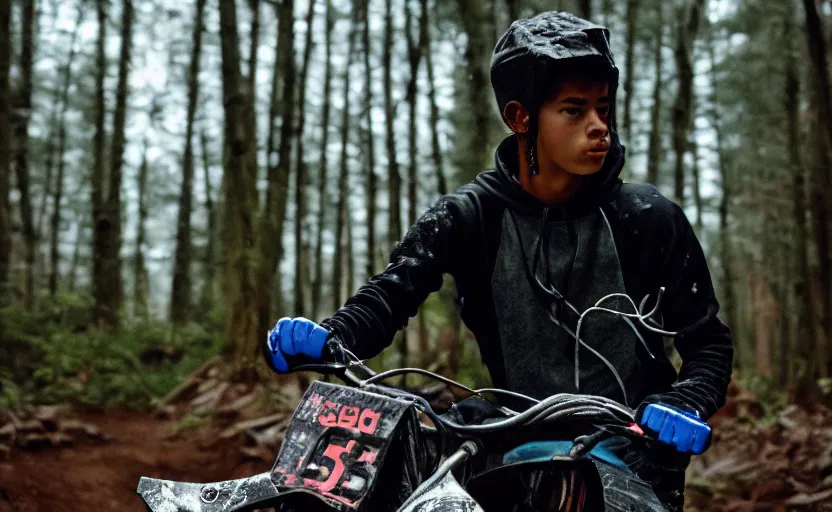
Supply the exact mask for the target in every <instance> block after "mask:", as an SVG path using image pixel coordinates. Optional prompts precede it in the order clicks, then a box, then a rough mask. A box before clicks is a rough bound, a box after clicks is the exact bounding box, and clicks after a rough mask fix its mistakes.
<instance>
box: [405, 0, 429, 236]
mask: <svg viewBox="0 0 832 512" xmlns="http://www.w3.org/2000/svg"><path fill="white" fill-rule="evenodd" d="M405 11H406V12H405V32H407V57H408V61H409V63H410V79H409V80H408V83H407V98H406V99H407V104H408V107H409V113H410V115H409V116H408V120H409V125H408V131H407V133H408V138H407V148H408V152H409V154H408V159H409V163H410V166H409V167H408V173H407V199H408V212H407V213H408V215H407V222H408V225H413V223H415V222H416V215H417V211H418V206H419V205H418V202H419V198H418V193H417V191H418V188H417V182H418V175H419V165H418V164H419V152H418V149H417V147H416V138H417V137H418V129H417V125H416V103H417V101H416V100H417V98H416V86H417V84H418V81H419V65H420V64H421V62H422V50H423V48H424V44H425V41H426V40H427V28H428V27H427V24H426V23H425V21H426V19H425V17H424V16H421V17H420V18H419V41H418V42H417V41H416V40H415V39H414V38H413V14H412V12H411V9H410V4H409V2H405Z"/></svg>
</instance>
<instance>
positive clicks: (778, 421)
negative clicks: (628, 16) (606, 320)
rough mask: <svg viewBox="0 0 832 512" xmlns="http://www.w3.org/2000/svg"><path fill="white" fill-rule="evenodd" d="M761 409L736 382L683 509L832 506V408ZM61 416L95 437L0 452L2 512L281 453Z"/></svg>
mask: <svg viewBox="0 0 832 512" xmlns="http://www.w3.org/2000/svg"><path fill="white" fill-rule="evenodd" d="M762 413H763V411H762V408H761V407H760V405H759V402H758V401H757V399H756V398H755V397H754V396H753V395H751V394H750V393H749V392H747V391H743V390H738V389H737V388H736V387H734V388H733V389H732V395H731V397H730V398H729V402H728V404H727V405H726V406H725V407H724V408H723V410H722V411H720V413H719V414H718V415H717V416H716V417H714V418H713V419H712V422H711V423H712V425H714V427H715V433H716V434H715V438H714V443H713V445H712V447H711V448H710V449H709V450H708V452H707V453H706V454H705V455H704V456H702V457H696V458H694V461H693V462H692V464H691V467H690V468H689V471H688V489H687V492H686V497H687V505H688V506H687V507H686V510H689V511H703V512H704V511H736V512H740V511H778V512H779V511H790V510H808V511H815V510H816V511H832V411H830V410H829V409H827V408H822V407H819V408H817V409H815V410H814V411H807V410H805V409H800V408H797V407H796V406H789V407H786V408H784V409H782V410H781V411H779V412H777V413H776V414H774V415H770V417H769V418H768V419H763V418H762V417H761V415H762ZM62 414H63V415H64V416H66V417H69V418H71V419H70V420H66V421H67V425H68V424H69V422H70V421H72V422H74V423H75V424H81V425H84V426H86V429H87V431H88V432H90V431H91V432H92V433H93V434H94V435H91V436H89V435H88V436H82V435H77V436H74V438H73V440H72V442H71V444H70V443H69V442H66V443H57V445H56V443H54V442H53V443H48V442H45V443H43V444H42V446H40V447H39V448H38V447H34V448H28V449H12V450H11V451H9V452H5V453H0V456H2V458H0V512H7V511H15V512H34V511H61V512H75V511H87V510H143V508H142V502H141V499H140V498H139V497H138V495H137V494H136V486H137V484H138V482H139V478H140V477H141V476H148V477H154V478H163V479H169V480H180V481H191V482H211V481H220V480H228V479H234V478H243V477H246V476H251V475H254V474H257V473H261V472H263V471H267V470H268V469H269V468H270V467H271V464H272V462H273V457H274V456H275V452H274V451H273V449H269V450H259V451H258V450H252V449H251V448H248V449H247V448H246V439H245V436H239V435H238V436H223V435H221V430H219V429H218V428H216V427H212V426H211V425H204V426H203V427H202V428H193V429H186V430H182V429H181V420H180V421H176V420H172V419H165V420H163V419H159V418H158V417H155V416H154V415H152V414H150V413H139V412H128V411H123V410H108V411H106V412H79V411H71V410H70V411H64V412H63V413H62ZM272 417H274V416H272ZM284 418H285V417H284ZM284 421H285V420H284ZM249 423H250V422H249ZM270 423H273V421H271V422H270ZM90 429H91V430H90ZM61 430H63V429H59V431H61ZM0 436H2V432H0ZM53 441H54V439H53ZM248 444H251V443H248Z"/></svg>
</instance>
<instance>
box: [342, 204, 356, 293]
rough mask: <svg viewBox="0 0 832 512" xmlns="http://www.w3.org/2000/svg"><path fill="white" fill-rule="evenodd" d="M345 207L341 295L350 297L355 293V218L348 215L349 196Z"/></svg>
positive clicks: (349, 209)
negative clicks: (342, 292)
mask: <svg viewBox="0 0 832 512" xmlns="http://www.w3.org/2000/svg"><path fill="white" fill-rule="evenodd" d="M346 202H347V208H346V218H345V219H344V222H345V223H346V225H345V226H344V229H345V230H346V232H347V240H346V247H344V252H345V253H346V254H345V257H344V273H345V274H346V279H345V280H344V282H345V286H344V295H343V297H345V298H346V297H351V296H352V294H353V293H355V252H354V251H353V249H354V247H353V243H352V242H353V231H352V227H353V222H355V220H354V219H353V218H352V215H350V213H349V212H350V211H351V208H350V205H349V202H350V200H349V198H347V199H346ZM345 300H346V299H345Z"/></svg>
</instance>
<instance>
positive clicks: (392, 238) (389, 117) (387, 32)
mask: <svg viewBox="0 0 832 512" xmlns="http://www.w3.org/2000/svg"><path fill="white" fill-rule="evenodd" d="M393 31H394V27H393V0H386V2H385V9H384V55H383V59H384V117H385V128H386V134H387V135H386V136H387V169H388V178H387V199H388V202H389V209H390V215H389V217H388V219H389V222H388V224H389V226H388V228H387V245H388V249H392V248H393V246H394V245H396V243H398V241H399V240H400V239H401V236H402V212H401V200H400V197H401V176H399V162H398V160H397V159H396V133H395V128H394V120H395V116H396V112H395V109H396V107H395V105H393V64H392V52H393Z"/></svg>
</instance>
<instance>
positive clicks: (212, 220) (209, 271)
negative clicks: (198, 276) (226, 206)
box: [199, 130, 217, 313]
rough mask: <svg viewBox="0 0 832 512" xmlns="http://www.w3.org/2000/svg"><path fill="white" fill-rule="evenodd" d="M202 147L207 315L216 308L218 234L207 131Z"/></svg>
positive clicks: (202, 306)
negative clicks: (215, 275) (215, 269)
mask: <svg viewBox="0 0 832 512" xmlns="http://www.w3.org/2000/svg"><path fill="white" fill-rule="evenodd" d="M199 140H200V146H201V150H202V171H203V175H202V176H203V178H202V179H203V182H204V184H205V217H206V219H207V221H206V224H207V225H206V231H207V235H208V236H207V241H206V243H205V254H204V259H203V276H202V298H201V299H200V301H199V302H200V308H199V309H200V311H202V312H204V313H207V312H209V311H211V310H212V309H213V308H214V285H215V278H214V274H215V272H214V268H215V266H216V259H215V254H214V251H215V247H216V243H215V242H214V240H215V239H216V234H217V212H216V208H215V207H214V192H213V187H212V186H211V163H210V162H211V160H210V157H209V153H208V137H207V136H206V135H205V130H203V131H202V132H201V133H200V137H199Z"/></svg>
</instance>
